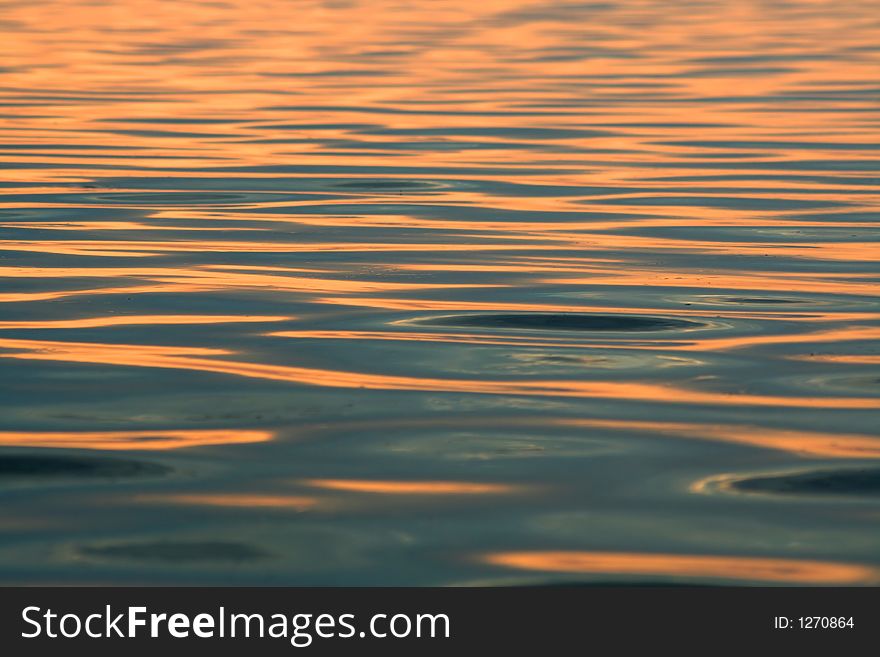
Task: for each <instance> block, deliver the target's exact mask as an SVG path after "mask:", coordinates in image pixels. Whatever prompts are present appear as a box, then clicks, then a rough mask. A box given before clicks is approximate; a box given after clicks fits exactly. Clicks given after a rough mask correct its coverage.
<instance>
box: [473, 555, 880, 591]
mask: <svg viewBox="0 0 880 657" xmlns="http://www.w3.org/2000/svg"><path fill="white" fill-rule="evenodd" d="M479 560H480V561H481V562H483V563H487V564H490V565H493V566H500V567H503V568H513V569H516V570H530V571H542V572H552V573H570V574H575V575H579V574H591V575H625V576H633V575H642V576H659V577H686V578H709V579H731V580H746V581H748V580H758V581H766V582H780V583H788V584H841V585H846V584H850V585H852V584H869V583H875V582H877V581H878V571H877V570H875V569H874V568H869V567H867V566H860V565H856V564H847V563H835V562H829V561H807V560H801V559H773V558H764V557H739V556H711V555H703V554H654V553H639V552H580V551H561V550H560V551H534V552H531V551H529V552H496V553H491V554H487V555H483V556H482V557H480V558H479Z"/></svg>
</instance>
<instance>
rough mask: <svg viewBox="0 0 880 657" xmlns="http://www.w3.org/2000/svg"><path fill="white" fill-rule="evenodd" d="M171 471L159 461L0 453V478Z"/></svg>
mask: <svg viewBox="0 0 880 657" xmlns="http://www.w3.org/2000/svg"><path fill="white" fill-rule="evenodd" d="M169 472H171V470H170V468H166V467H165V466H162V465H158V464H156V463H147V462H144V461H130V460H123V459H103V458H87V457H78V456H43V455H33V454H8V455H5V456H0V480H4V479H30V478H37V479H41V478H59V477H73V478H111V479H112V478H121V477H151V476H152V477H155V476H161V475H165V474H168V473H169Z"/></svg>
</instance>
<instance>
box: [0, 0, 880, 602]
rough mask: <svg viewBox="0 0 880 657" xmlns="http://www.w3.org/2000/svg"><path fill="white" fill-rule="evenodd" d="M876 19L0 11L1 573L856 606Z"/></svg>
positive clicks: (870, 444) (876, 357)
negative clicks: (764, 589) (628, 588)
mask: <svg viewBox="0 0 880 657" xmlns="http://www.w3.org/2000/svg"><path fill="white" fill-rule="evenodd" d="M877 10H878V5H877V2H876V0H851V1H849V2H832V1H831V0H732V1H728V0H702V1H701V0H696V1H689V0H688V1H684V2H668V1H661V0H623V1H618V0H611V1H602V0H599V1H596V2H568V1H565V2H563V1H560V0H552V1H550V0H544V1H535V0H483V1H482V2H473V1H471V0H467V1H465V0H431V1H430V2H428V1H425V2H415V3H413V2H401V1H399V0H398V1H393V0H369V1H366V0H363V1H360V2H359V1H356V0H324V1H320V2H319V1H315V0H302V1H296V2H283V1H280V0H247V1H245V0H231V1H225V0H224V1H219V2H201V1H190V2H186V1H179V2H155V1H152V0H95V1H91V2H89V1H86V0H68V1H49V2H37V1H32V0H23V1H18V0H12V1H7V2H4V3H2V5H0V31H2V39H0V88H2V92H0V142H2V143H0V167H2V170H3V171H2V178H0V251H2V253H0V366H2V371H3V374H2V377H0V419H2V427H0V582H2V583H6V584H13V583H26V584H50V583H88V584H140V583H155V584H257V585H264V584H265V585H273V584H285V585H288V584H291V585H343V584H344V585H473V584H481V585H482V584H485V585H508V584H545V583H670V582H672V583H718V584H846V585H850V584H876V583H878V581H880V465H878V464H877V459H878V458H880V435H878V433H877V427H878V426H880V422H878V417H880V413H878V409H880V398H878V393H880V350H878V341H877V339H878V337H880V322H878V319H880V302H878V296H877V292H878V281H880V267H878V264H877V256H878V253H880V251H878V246H877V244H876V242H877V240H878V232H877V231H876V229H875V226H876V224H877V219H878V216H880V214H878V196H880V186H878V169H880V159H878V151H880V139H878V134H880V13H878V11H877Z"/></svg>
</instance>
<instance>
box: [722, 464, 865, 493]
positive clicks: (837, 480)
mask: <svg viewBox="0 0 880 657" xmlns="http://www.w3.org/2000/svg"><path fill="white" fill-rule="evenodd" d="M727 488H729V489H730V490H733V491H737V492H743V493H770V494H774V495H830V496H838V495H848V496H859V497H878V496H880V468H874V469H869V468H858V469H842V470H813V471H810V472H798V473H792V474H779V475H770V476H762V477H748V478H744V479H739V480H736V481H732V482H730V483H729V484H728V486H727Z"/></svg>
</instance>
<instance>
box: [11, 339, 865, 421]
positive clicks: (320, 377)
mask: <svg viewBox="0 0 880 657" xmlns="http://www.w3.org/2000/svg"><path fill="white" fill-rule="evenodd" d="M0 348H7V349H21V350H24V351H23V352H22V353H11V354H0V358H15V359H23V360H49V361H64V362H74V363H95V364H99V363H100V364H105V365H127V366H134V367H157V368H170V369H183V370H192V371H199V372H215V373H222V374H231V375H235V376H243V377H248V378H257V379H265V380H271V381H286V382H290V383H299V384H304V385H312V386H322V387H330V388H364V389H372V390H410V391H433V392H468V393H475V394H491V395H526V396H533V395H535V396H542V397H545V396H549V397H554V396H556V397H585V398H611V399H630V400H642V401H646V402H665V403H674V404H709V405H712V404H715V405H724V406H728V405H755V406H790V407H801V408H880V399H872V398H863V397H830V396H826V397H784V396H780V395H755V394H746V393H725V392H712V391H703V390H694V389H692V388H684V387H680V386H676V385H672V384H665V383H643V382H638V381H635V382H624V381H577V380H559V381H552V380H549V381H548V380H525V381H518V380H512V381H498V380H481V379H474V380H467V379H435V378H427V377H424V378H420V377H408V376H393V375H384V374H369V373H361V372H347V371H342V370H327V369H318V368H307V367H295V366H285V365H268V364H263V363H248V362H241V361H232V360H220V359H212V358H197V357H192V356H189V355H187V354H190V353H192V354H197V355H221V356H222V355H232V354H233V353H234V352H231V351H229V350H223V349H205V348H198V347H193V348H187V347H160V346H145V345H130V344H104V343H88V342H55V341H49V340H14V339H2V338H0Z"/></svg>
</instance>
